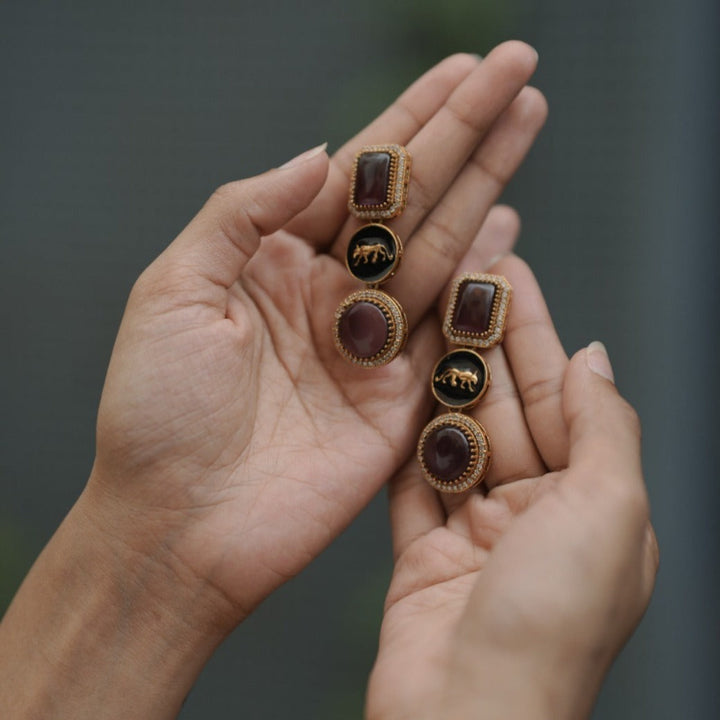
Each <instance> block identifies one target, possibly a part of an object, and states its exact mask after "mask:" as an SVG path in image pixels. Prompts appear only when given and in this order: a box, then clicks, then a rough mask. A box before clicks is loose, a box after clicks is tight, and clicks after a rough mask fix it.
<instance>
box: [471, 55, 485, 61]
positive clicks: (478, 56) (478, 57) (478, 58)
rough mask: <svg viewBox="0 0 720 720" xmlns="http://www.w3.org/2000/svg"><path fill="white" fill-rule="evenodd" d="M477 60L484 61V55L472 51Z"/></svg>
mask: <svg viewBox="0 0 720 720" xmlns="http://www.w3.org/2000/svg"><path fill="white" fill-rule="evenodd" d="M470 54H471V55H472V56H473V57H474V58H475V59H476V60H478V61H480V62H482V59H483V56H482V55H480V54H479V53H470Z"/></svg>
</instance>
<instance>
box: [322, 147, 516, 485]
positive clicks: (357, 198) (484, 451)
mask: <svg viewBox="0 0 720 720" xmlns="http://www.w3.org/2000/svg"><path fill="white" fill-rule="evenodd" d="M410 167H411V158H410V155H409V154H408V152H407V150H406V149H405V148H403V147H402V146H400V145H372V146H368V147H364V148H362V149H361V150H360V152H358V154H357V155H356V157H355V163H354V166H353V171H352V180H351V183H350V199H349V202H348V209H349V210H350V212H351V214H352V215H354V216H355V217H356V218H358V219H360V220H368V221H370V222H369V223H368V224H366V225H363V226H362V227H361V228H360V229H359V230H357V231H356V232H355V233H354V234H353V236H352V238H351V239H350V242H349V244H348V249H347V253H346V257H345V264H346V266H347V269H348V271H349V272H350V274H351V275H352V276H353V277H355V278H357V279H358V280H361V281H362V282H364V283H365V288H364V289H362V290H358V291H356V292H354V293H352V294H351V295H349V296H348V297H347V298H345V300H343V302H342V303H341V304H340V306H339V307H338V309H337V310H336V312H335V323H334V328H333V335H334V340H335V346H336V347H337V349H338V351H339V352H340V354H341V355H342V356H343V357H344V358H345V359H346V360H348V361H349V362H351V363H354V364H356V365H360V366H362V367H365V368H374V367H379V366H381V365H385V364H387V363H389V362H390V361H391V360H392V359H393V358H395V357H396V356H397V355H398V353H400V351H401V350H402V348H403V347H404V345H405V342H406V340H407V336H408V323H407V318H406V316H405V313H404V311H403V309H402V307H401V306H400V304H399V303H398V301H397V300H396V299H395V298H393V297H392V296H391V295H389V294H388V293H386V292H384V291H382V290H379V289H378V287H379V285H380V284H381V283H383V282H385V281H387V280H389V279H390V278H391V277H393V275H395V273H396V271H397V269H398V266H399V264H400V260H401V258H402V243H401V241H400V238H399V237H398V236H397V235H396V234H395V233H394V232H393V231H392V230H391V229H390V228H389V227H387V226H386V225H385V224H383V221H384V220H389V219H391V218H393V217H396V216H397V215H399V214H400V213H402V211H403V210H404V209H405V205H406V203H407V193H408V184H409V180H410ZM511 295H512V288H511V287H510V284H509V283H508V281H507V280H506V279H505V278H504V277H502V276H500V275H489V274H466V275H462V276H460V277H458V278H456V279H455V281H454V282H453V285H452V291H451V293H450V301H449V303H448V308H447V312H446V315H445V321H444V323H443V334H444V335H445V337H446V338H447V339H448V341H449V342H451V343H454V344H456V345H460V346H461V347H459V348H457V349H454V350H451V351H450V352H448V353H447V354H446V355H444V356H443V357H442V358H441V359H440V360H439V362H438V363H437V364H436V365H435V368H434V369H433V372H432V375H431V378H430V383H431V388H432V392H433V395H434V396H435V398H436V399H437V400H438V402H440V403H441V404H442V405H444V406H445V409H446V410H448V412H446V413H444V414H442V415H438V416H437V417H436V418H435V419H433V420H431V421H430V423H428V425H427V426H426V427H425V429H424V430H423V431H422V433H421V435H420V440H419V441H418V448H417V456H418V460H419V462H420V467H421V468H422V472H423V475H424V477H425V479H426V480H427V481H428V482H429V483H430V484H431V485H432V486H433V487H434V488H435V489H436V490H439V491H441V492H446V493H458V492H462V491H464V490H469V489H470V488H472V487H474V486H475V485H478V484H479V483H480V482H482V480H483V478H484V477H485V475H486V473H487V470H488V467H489V465H490V441H489V439H488V436H487V432H486V431H485V428H484V427H483V426H482V425H481V424H480V423H479V422H478V421H477V420H475V419H474V418H472V417H471V416H470V415H467V414H465V413H463V412H461V411H463V410H469V409H470V408H472V407H473V406H475V405H476V404H477V403H478V402H479V401H480V400H481V399H482V397H483V396H484V395H485V393H486V392H487V390H488V388H489V386H490V368H489V366H488V364H487V363H486V361H485V360H484V358H483V357H482V355H480V354H479V353H478V352H477V350H486V349H488V348H491V347H493V346H494V345H497V344H498V343H500V342H502V338H503V334H504V331H505V322H506V318H507V313H508V308H509V304H510V298H511Z"/></svg>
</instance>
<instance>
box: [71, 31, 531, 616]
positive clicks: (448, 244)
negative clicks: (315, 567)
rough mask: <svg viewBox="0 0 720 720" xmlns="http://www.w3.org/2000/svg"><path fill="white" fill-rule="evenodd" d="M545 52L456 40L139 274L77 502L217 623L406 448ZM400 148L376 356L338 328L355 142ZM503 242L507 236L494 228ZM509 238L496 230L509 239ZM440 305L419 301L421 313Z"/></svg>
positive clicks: (240, 188) (367, 491) (210, 215)
mask: <svg viewBox="0 0 720 720" xmlns="http://www.w3.org/2000/svg"><path fill="white" fill-rule="evenodd" d="M535 64H536V55H535V53H534V51H533V50H532V49H531V48H529V47H528V46H526V45H523V44H522V43H518V42H511V43H506V44H504V45H502V46H500V47H499V48H497V49H496V50H494V51H493V52H492V53H490V55H489V56H488V57H487V58H486V59H485V60H483V61H482V62H481V63H479V62H478V61H477V59H475V58H473V57H470V56H455V57H451V58H449V59H448V60H446V61H445V62H443V63H441V64H440V65H439V66H437V67H436V68H434V69H433V70H431V71H430V72H429V73H428V74H427V75H426V76H424V77H423V78H421V79H420V80H419V81H418V82H417V83H416V84H415V85H414V86H412V87H411V88H410V89H409V90H408V91H407V92H406V93H405V94H404V95H403V96H402V97H401V98H400V99H399V100H398V101H397V103H396V104H395V105H393V106H392V107H391V108H390V109H389V110H387V111H386V112H385V113H384V114H383V115H382V116H381V117H380V118H378V120H376V121H375V122H374V123H372V124H371V125H370V126H369V127H368V128H367V129H366V130H364V131H363V132H362V133H360V135H359V136H358V137H356V138H355V139H353V140H352V141H351V142H350V143H348V144H347V145H346V146H345V147H343V148H342V149H341V150H340V151H339V152H338V153H337V155H336V156H335V157H334V158H333V159H332V160H331V161H330V164H329V166H328V160H327V157H326V155H325V154H324V152H315V153H314V154H313V153H310V154H309V155H308V154H306V155H305V156H301V157H300V158H299V159H298V160H297V161H296V162H295V163H293V164H291V165H290V166H289V167H284V168H280V169H276V170H272V171H270V172H269V173H266V174H265V175H262V176H259V177H256V178H252V179H250V180H245V181H241V182H238V183H232V184H230V185H227V186H224V187H222V188H220V189H219V190H218V191H217V192H216V193H215V195H214V196H213V197H212V198H211V199H210V201H209V202H208V203H207V205H206V207H205V208H204V209H203V210H202V211H201V212H200V213H199V215H198V216H197V217H196V218H195V219H194V220H193V221H192V222H191V224H190V225H189V226H188V227H187V229H186V230H184V231H183V232H182V234H181V235H180V236H179V237H178V238H177V239H176V240H175V241H174V242H173V243H172V245H171V246H170V247H169V248H168V249H167V250H166V252H164V253H163V254H162V255H161V256H160V257H159V258H158V260H157V261H156V262H154V263H153V264H152V265H151V266H150V267H149V268H148V269H147V271H146V272H145V273H143V275H142V276H141V278H140V279H139V281H138V283H137V285H136V286H135V288H134V289H133V292H132V294H131V297H130V300H129V303H128V307H127V311H126V314H125V317H124V320H123V323H122V326H121V329H120V332H119V335H118V339H117V344H116V346H115V349H114V352H113V356H112V360H111V362H110V367H109V371H108V375H107V381H106V385H105V389H104V391H103V397H102V402H101V406H100V413H99V419H98V439H97V458H96V464H95V467H94V470H93V476H92V478H91V483H90V485H89V487H88V490H87V492H86V494H85V498H83V502H84V503H85V507H86V508H87V512H86V515H87V517H89V518H93V521H94V522H95V523H96V524H97V525H98V527H99V528H101V529H102V531H103V532H104V533H105V535H106V536H109V537H112V538H113V541H118V542H120V543H121V544H122V543H124V544H129V545H130V546H131V547H132V550H133V552H136V553H138V554H139V555H140V556H143V555H147V554H148V553H150V554H152V555H153V556H154V557H155V558H159V559H160V562H166V563H167V564H168V565H169V566H171V567H172V568H176V569H177V573H178V575H179V576H180V577H182V582H178V587H176V588H173V589H172V593H176V592H179V593H183V589H182V588H183V586H187V585H188V581H187V577H192V578H195V579H197V580H198V581H199V582H200V583H201V585H202V587H203V588H204V589H200V590H198V589H197V588H196V587H193V591H192V592H193V593H198V592H199V593H200V596H201V597H202V598H203V600H204V602H203V603H198V607H203V608H205V609H207V610H208V611H209V613H210V614H211V615H212V617H213V620H214V621H215V622H217V623H218V624H223V625H224V626H226V627H227V629H228V630H229V629H230V628H231V627H233V626H234V625H235V624H236V623H237V622H238V621H239V620H241V619H242V618H243V617H244V616H245V615H246V614H247V613H249V612H250V611H251V610H252V609H253V608H254V607H255V606H256V605H257V604H258V602H260V601H261V600H262V599H263V598H264V597H265V596H267V595H268V593H270V592H271V591H272V590H273V589H274V588H275V587H277V586H278V585H279V584H281V583H282V582H284V581H285V580H286V579H287V578H289V577H291V576H293V575H294V574H295V573H297V572H298V571H299V570H300V569H302V568H303V567H304V566H305V565H306V564H307V563H308V562H309V561H310V560H311V559H312V558H314V557H315V556H316V555H318V554H319V552H320V551H321V550H322V549H323V548H324V547H325V546H327V545H328V543H329V542H330V541H331V540H332V539H333V538H334V537H336V536H337V535H338V534H339V533H340V532H341V530H342V529H343V528H345V527H346V526H347V524H348V523H349V522H350V521H351V520H352V518H353V517H355V515H356V514H357V513H358V512H359V511H360V510H361V509H362V508H363V507H364V506H365V505H366V503H367V502H368V501H369V500H370V498H371V497H372V496H373V495H374V494H375V493H376V492H377V491H378V489H379V488H380V487H381V486H382V484H383V483H384V482H385V481H386V480H387V479H388V478H389V477H390V476H391V475H392V474H393V472H395V471H396V470H397V469H398V467H399V466H400V464H401V463H402V462H403V461H404V460H405V459H406V458H407V456H408V454H409V453H410V452H411V451H412V447H413V445H414V443H415V439H416V437H417V434H418V431H419V428H420V426H421V424H422V422H423V420H424V419H425V418H426V416H427V413H428V411H429V401H428V397H427V396H428V393H427V383H426V380H425V379H426V378H427V376H428V373H429V371H430V365H431V363H432V362H433V359H434V358H435V357H436V356H437V354H438V348H439V342H440V336H439V333H438V328H437V322H436V319H435V318H434V317H432V316H428V310H429V309H430V308H431V307H432V306H433V304H434V303H435V302H436V299H437V295H438V293H439V292H440V290H441V288H442V287H443V286H444V285H445V284H446V282H447V280H448V279H449V277H450V276H451V274H452V273H453V271H454V269H455V265H456V264H457V261H458V260H459V258H461V257H462V256H463V255H464V253H465V251H466V248H467V246H468V245H469V244H470V242H471V241H472V240H473V238H474V237H475V236H476V235H477V233H478V231H479V229H480V227H481V225H482V223H483V221H484V219H485V217H486V215H487V213H488V210H489V209H490V207H491V205H492V203H493V202H494V201H495V199H496V198H497V196H498V194H499V192H500V191H501V189H502V187H503V185H504V184H505V182H506V181H507V180H508V179H509V178H510V176H511V175H512V173H513V172H514V170H515V169H516V168H517V166H518V165H519V163H520V162H521V160H522V158H523V156H524V155H525V153H526V152H527V150H528V149H529V147H530V145H531V143H532V141H533V139H534V137H535V135H536V133H537V132H538V130H539V129H540V127H541V125H542V123H543V121H544V118H545V104H544V101H543V99H542V96H541V95H540V94H539V93H538V92H537V91H536V90H534V89H531V88H527V87H525V86H526V83H527V82H528V80H529V78H530V76H531V74H532V72H533V71H534V69H535ZM377 142H398V143H401V144H404V145H406V146H407V147H408V150H409V151H410V153H411V154H412V156H413V171H412V177H411V183H410V191H409V202H408V207H407V209H406V210H405V212H404V213H403V215H402V216H400V217H399V218H398V219H396V220H394V221H392V225H393V227H394V229H395V230H396V231H397V232H398V234H399V235H400V236H401V238H402V239H403V240H404V241H405V242H406V253H405V257H404V260H403V265H402V267H401V269H400V272H399V273H398V276H397V278H396V279H394V280H393V281H392V283H390V284H389V292H390V293H391V294H393V295H394V296H395V297H397V298H398V299H399V301H400V302H401V303H402V305H403V306H404V308H405V309H406V312H407V314H408V319H409V323H410V328H411V335H410V339H409V342H408V345H407V348H406V350H405V352H404V354H403V355H402V357H401V358H400V359H398V360H396V361H395V362H393V363H392V364H391V365H389V366H387V367H385V368H382V369H379V370H373V371H366V370H364V369H360V368H357V367H354V366H350V365H348V364H346V363H345V361H343V360H342V359H341V358H340V357H339V355H338V353H337V352H336V350H335V349H334V346H333V343H332V338H331V327H332V317H333V313H334V310H335V308H336V307H337V305H338V304H339V302H340V301H341V300H342V299H343V298H344V297H345V296H346V295H347V294H349V293H350V292H351V291H352V290H353V289H357V285H358V283H357V282H356V281H354V280H352V278H350V276H349V274H348V273H347V271H346V269H345V267H344V265H343V262H342V257H343V252H344V247H346V244H347V241H348V239H349V236H350V234H352V232H353V230H354V229H356V228H357V227H358V223H357V222H356V221H355V220H354V219H351V218H348V214H347V209H346V202H347V192H348V186H349V176H348V174H349V171H350V168H351V164H352V160H353V157H354V153H355V152H356V151H357V150H358V149H359V148H360V146H362V145H364V144H368V143H377ZM500 249H502V248H500ZM505 249H507V248H505ZM431 315H432V314H431Z"/></svg>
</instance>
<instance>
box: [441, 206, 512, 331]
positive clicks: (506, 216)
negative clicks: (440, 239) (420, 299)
mask: <svg viewBox="0 0 720 720" xmlns="http://www.w3.org/2000/svg"><path fill="white" fill-rule="evenodd" d="M521 229H522V222H521V220H520V216H519V215H518V213H517V211H516V210H515V209H514V208H511V207H510V206H509V205H495V206H494V207H493V208H492V209H491V210H490V212H489V213H488V216H487V218H486V219H485V222H484V223H483V225H482V227H481V228H480V232H479V233H478V234H477V236H476V237H475V239H474V241H473V243H472V245H471V246H470V247H469V248H468V250H467V252H466V253H465V257H463V259H462V260H461V261H460V262H459V263H458V265H457V267H456V268H455V272H454V273H453V277H458V276H460V275H462V274H464V273H481V272H490V268H491V267H492V266H493V265H494V264H495V263H496V262H498V261H499V260H500V259H501V258H502V257H504V256H505V255H508V254H509V253H511V252H512V250H513V248H514V247H515V245H516V243H517V241H518V238H519V237H520V230H521ZM451 286H452V283H451V282H447V283H446V284H445V287H443V289H442V292H441V293H440V297H439V299H438V310H439V313H440V315H439V317H440V320H441V321H442V320H443V319H444V317H445V308H446V307H447V304H448V302H449V300H450V288H451Z"/></svg>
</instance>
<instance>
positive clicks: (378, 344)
mask: <svg viewBox="0 0 720 720" xmlns="http://www.w3.org/2000/svg"><path fill="white" fill-rule="evenodd" d="M338 332H339V335H340V342H342V344H343V347H345V348H346V349H347V350H348V352H350V353H352V354H353V355H355V356H356V357H359V358H370V357H372V356H373V355H377V354H378V353H379V352H380V351H381V350H382V349H383V347H385V344H386V343H387V339H388V321H387V318H386V317H385V315H384V314H383V311H382V310H381V309H380V308H379V307H378V306H377V305H374V304H373V303H370V302H363V301H361V302H356V303H353V304H352V305H351V306H350V307H349V308H347V310H345V312H344V313H343V314H342V316H341V317H340V323H339V327H338Z"/></svg>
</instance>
